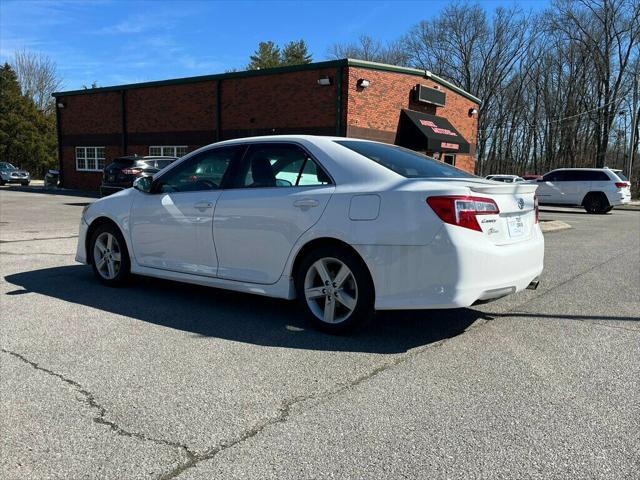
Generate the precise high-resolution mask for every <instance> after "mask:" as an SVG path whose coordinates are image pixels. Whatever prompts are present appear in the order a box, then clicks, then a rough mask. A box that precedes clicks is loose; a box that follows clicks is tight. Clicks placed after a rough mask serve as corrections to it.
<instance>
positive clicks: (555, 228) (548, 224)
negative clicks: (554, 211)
mask: <svg viewBox="0 0 640 480" xmlns="http://www.w3.org/2000/svg"><path fill="white" fill-rule="evenodd" d="M570 228H573V227H572V226H571V225H569V224H568V223H566V222H561V221H560V220H547V221H544V220H543V221H541V222H540V230H542V233H549V232H559V231H560V230H568V229H570Z"/></svg>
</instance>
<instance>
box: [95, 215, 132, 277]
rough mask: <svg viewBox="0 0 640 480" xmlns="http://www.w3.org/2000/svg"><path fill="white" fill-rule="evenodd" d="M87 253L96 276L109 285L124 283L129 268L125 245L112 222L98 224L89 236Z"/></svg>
mask: <svg viewBox="0 0 640 480" xmlns="http://www.w3.org/2000/svg"><path fill="white" fill-rule="evenodd" d="M89 245H90V246H89V251H88V252H87V254H88V255H91V266H92V268H93V273H94V274H95V276H96V278H97V279H98V280H99V281H100V282H101V283H103V284H104V285H107V286H109V287H119V286H121V285H123V284H124V282H125V281H126V279H127V277H128V276H129V273H130V270H131V263H130V260H129V253H128V252H127V245H126V243H125V240H124V237H123V236H122V234H121V233H120V230H119V229H118V228H117V227H116V226H115V225H112V224H104V225H101V226H99V227H98V228H97V229H96V231H95V232H93V235H92V236H91V242H90V243H89Z"/></svg>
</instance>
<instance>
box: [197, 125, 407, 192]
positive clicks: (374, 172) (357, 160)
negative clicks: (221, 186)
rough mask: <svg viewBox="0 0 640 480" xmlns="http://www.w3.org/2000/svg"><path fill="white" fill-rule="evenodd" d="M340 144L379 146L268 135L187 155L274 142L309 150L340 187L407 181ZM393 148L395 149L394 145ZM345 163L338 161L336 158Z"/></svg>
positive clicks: (241, 139)
mask: <svg viewBox="0 0 640 480" xmlns="http://www.w3.org/2000/svg"><path fill="white" fill-rule="evenodd" d="M336 141H353V142H365V143H367V142H368V143H379V144H382V145H390V144H388V143H383V142H373V141H371V140H363V139H358V138H347V137H334V136H321V135H264V136H258V137H245V138H235V139H232V140H223V141H221V142H217V143H212V144H210V145H206V146H204V147H202V148H200V149H198V150H195V151H194V152H190V153H189V154H187V155H189V156H190V155H193V154H195V153H198V152H200V151H202V150H204V149H207V148H211V147H218V146H220V147H222V146H231V145H241V144H259V143H272V142H290V143H297V144H299V145H301V146H302V147H303V148H306V149H307V150H308V151H309V152H310V153H311V154H312V155H313V156H314V157H315V158H316V159H317V160H318V161H319V162H320V164H321V165H322V166H324V167H325V168H326V169H327V170H328V172H329V174H330V175H331V176H332V177H333V179H334V180H335V181H336V182H338V183H340V184H343V185H344V184H363V183H369V184H385V183H390V182H394V181H395V182H397V181H398V180H399V179H402V180H406V179H405V178H404V177H402V176H401V175H399V174H397V173H395V172H393V171H391V170H389V169H388V168H386V167H384V166H382V165H380V164H378V163H376V162H374V161H372V160H370V159H368V158H367V157H365V156H363V155H360V154H359V153H357V152H355V151H353V150H351V149H349V148H347V147H344V146H342V145H339V144H338V143H336ZM390 146H393V145H390ZM338 157H339V158H340V159H345V160H346V161H342V160H340V161H338V160H336V158H338Z"/></svg>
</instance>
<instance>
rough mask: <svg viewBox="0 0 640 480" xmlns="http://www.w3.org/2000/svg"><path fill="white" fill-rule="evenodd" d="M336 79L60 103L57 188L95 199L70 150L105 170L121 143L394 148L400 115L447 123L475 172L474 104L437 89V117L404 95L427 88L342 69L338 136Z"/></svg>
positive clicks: (280, 79) (175, 88)
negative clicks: (345, 140) (326, 139)
mask: <svg viewBox="0 0 640 480" xmlns="http://www.w3.org/2000/svg"><path fill="white" fill-rule="evenodd" d="M338 72H339V69H338V68H334V67H331V68H318V69H315V70H300V71H293V72H286V73H274V74H271V75H258V76H249V77H238V78H225V79H222V80H216V79H209V80H200V81H194V82H193V83H182V84H173V85H156V86H145V87H139V88H129V89H127V90H126V91H125V92H124V93H123V91H109V92H91V93H89V92H87V93H86V94H76V95H67V96H61V97H59V99H58V100H59V101H62V102H63V103H64V104H65V106H64V108H63V109H61V111H60V114H61V144H62V163H63V181H64V185H65V186H66V187H70V188H82V189H89V190H97V189H98V187H99V184H100V181H101V174H100V173H93V172H76V170H75V150H74V147H75V146H105V147H106V163H107V164H108V163H110V161H111V160H112V159H113V158H114V157H116V156H119V155H123V154H124V153H125V152H124V149H123V144H124V143H125V142H126V146H127V148H126V153H127V154H138V155H148V154H149V146H151V145H187V146H188V147H189V150H194V149H196V148H198V147H201V146H203V145H207V144H209V143H212V142H214V141H216V140H217V139H218V133H221V136H220V138H221V139H229V138H238V137H245V136H253V135H268V134H287V133H307V134H316V135H336V134H339V135H347V136H350V137H359V138H370V139H374V140H380V141H385V142H389V143H394V141H395V135H396V132H397V130H398V124H399V120H400V112H401V110H402V109H403V108H409V109H412V110H417V111H421V112H424V113H430V114H437V115H441V116H444V117H446V118H447V119H448V120H449V121H450V122H451V123H452V124H453V125H454V126H455V127H456V128H457V129H458V130H459V131H460V133H461V134H462V135H463V136H464V137H465V139H466V140H467V141H469V143H470V144H471V145H472V154H471V155H458V156H457V159H456V162H457V163H456V164H457V166H458V167H460V168H463V169H465V170H468V171H473V168H474V164H475V162H474V158H473V152H474V150H475V143H476V132H477V119H476V118H475V117H473V118H472V117H469V115H468V111H469V109H470V108H474V107H477V105H476V104H475V103H474V102H472V101H471V100H468V99H466V98H465V97H463V96H461V95H459V94H458V93H456V92H454V91H451V90H449V89H447V88H446V87H441V88H443V90H444V91H445V92H446V93H447V104H446V106H445V107H442V108H440V107H438V108H437V109H436V107H435V106H432V105H425V104H420V103H416V102H415V101H414V100H413V97H412V88H413V87H414V86H415V85H416V84H417V83H421V84H423V85H427V86H434V85H435V82H434V81H432V80H429V79H427V78H421V77H419V76H416V75H410V74H405V73H395V72H386V71H377V70H370V69H363V68H357V67H344V68H343V75H342V82H341V83H342V104H341V108H342V114H341V119H340V124H341V126H340V128H339V129H338V128H337V126H338V125H337V124H338V122H337V118H336V114H337V105H336V97H337V89H338V85H339V83H340V82H339V81H338V78H336V76H337V75H338ZM325 75H326V76H328V77H329V78H331V80H332V83H331V85H329V86H321V85H318V79H319V78H320V77H321V76H325ZM359 78H365V79H367V80H369V81H370V82H371V85H370V86H369V87H368V88H366V89H361V88H358V87H357V81H358V79H359ZM218 82H220V85H218ZM218 89H220V93H221V102H220V107H219V109H218V105H217V104H216V101H217V92H218ZM123 103H124V105H125V107H126V108H125V111H126V115H125V117H126V118H123V109H122V106H123ZM218 110H219V112H220V114H221V122H220V126H218V125H217V117H218ZM123 120H124V121H125V122H126V132H123Z"/></svg>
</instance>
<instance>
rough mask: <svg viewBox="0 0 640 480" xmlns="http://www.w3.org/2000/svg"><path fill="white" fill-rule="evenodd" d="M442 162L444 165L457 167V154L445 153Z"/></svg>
mask: <svg viewBox="0 0 640 480" xmlns="http://www.w3.org/2000/svg"><path fill="white" fill-rule="evenodd" d="M442 161H443V162H444V163H447V164H449V165H451V166H453V167H455V166H456V154H455V153H443V154H442Z"/></svg>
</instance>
